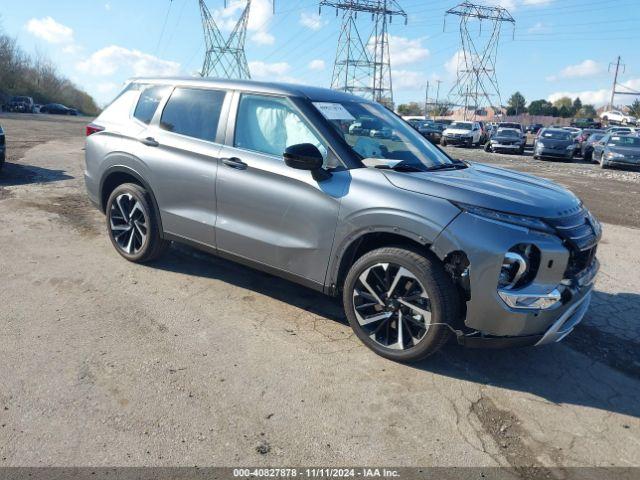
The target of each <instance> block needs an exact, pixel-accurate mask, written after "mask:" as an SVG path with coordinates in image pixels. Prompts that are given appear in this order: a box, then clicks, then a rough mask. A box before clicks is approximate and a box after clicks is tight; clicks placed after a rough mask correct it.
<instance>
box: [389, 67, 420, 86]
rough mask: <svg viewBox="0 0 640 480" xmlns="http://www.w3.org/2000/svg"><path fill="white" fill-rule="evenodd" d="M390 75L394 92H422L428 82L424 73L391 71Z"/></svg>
mask: <svg viewBox="0 0 640 480" xmlns="http://www.w3.org/2000/svg"><path fill="white" fill-rule="evenodd" d="M391 75H392V80H393V88H394V90H395V89H399V90H424V88H425V86H426V84H427V80H429V78H428V77H427V76H426V75H425V74H424V73H420V72H414V71H411V70H393V71H392V74H391Z"/></svg>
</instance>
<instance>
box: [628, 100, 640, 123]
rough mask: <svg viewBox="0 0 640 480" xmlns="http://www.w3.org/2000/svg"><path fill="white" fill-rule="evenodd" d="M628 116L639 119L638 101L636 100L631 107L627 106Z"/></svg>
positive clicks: (639, 103) (639, 107) (639, 106)
mask: <svg viewBox="0 0 640 480" xmlns="http://www.w3.org/2000/svg"><path fill="white" fill-rule="evenodd" d="M629 114H631V115H633V116H634V117H636V118H640V100H638V99H637V98H636V99H635V100H634V101H633V103H632V104H631V105H629Z"/></svg>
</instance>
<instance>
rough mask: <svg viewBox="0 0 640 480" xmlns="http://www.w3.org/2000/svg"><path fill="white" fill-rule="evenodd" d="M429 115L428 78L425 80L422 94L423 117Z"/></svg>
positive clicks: (425, 117)
mask: <svg viewBox="0 0 640 480" xmlns="http://www.w3.org/2000/svg"><path fill="white" fill-rule="evenodd" d="M428 116H429V80H427V91H426V92H425V94H424V119H425V120H426V119H427V117H428Z"/></svg>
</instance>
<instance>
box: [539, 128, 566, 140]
mask: <svg viewBox="0 0 640 480" xmlns="http://www.w3.org/2000/svg"><path fill="white" fill-rule="evenodd" d="M542 136H543V137H544V138H549V139H552V140H571V139H572V137H571V133H569V132H567V131H561V130H545V131H544V132H543V133H542Z"/></svg>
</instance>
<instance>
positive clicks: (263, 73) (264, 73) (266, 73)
mask: <svg viewBox="0 0 640 480" xmlns="http://www.w3.org/2000/svg"><path fill="white" fill-rule="evenodd" d="M249 70H250V71H251V76H252V77H255V78H262V79H265V78H269V79H273V77H281V76H282V75H285V74H286V73H288V72H289V71H290V70H291V65H289V64H288V63H287V62H277V63H265V62H260V61H255V62H249Z"/></svg>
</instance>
